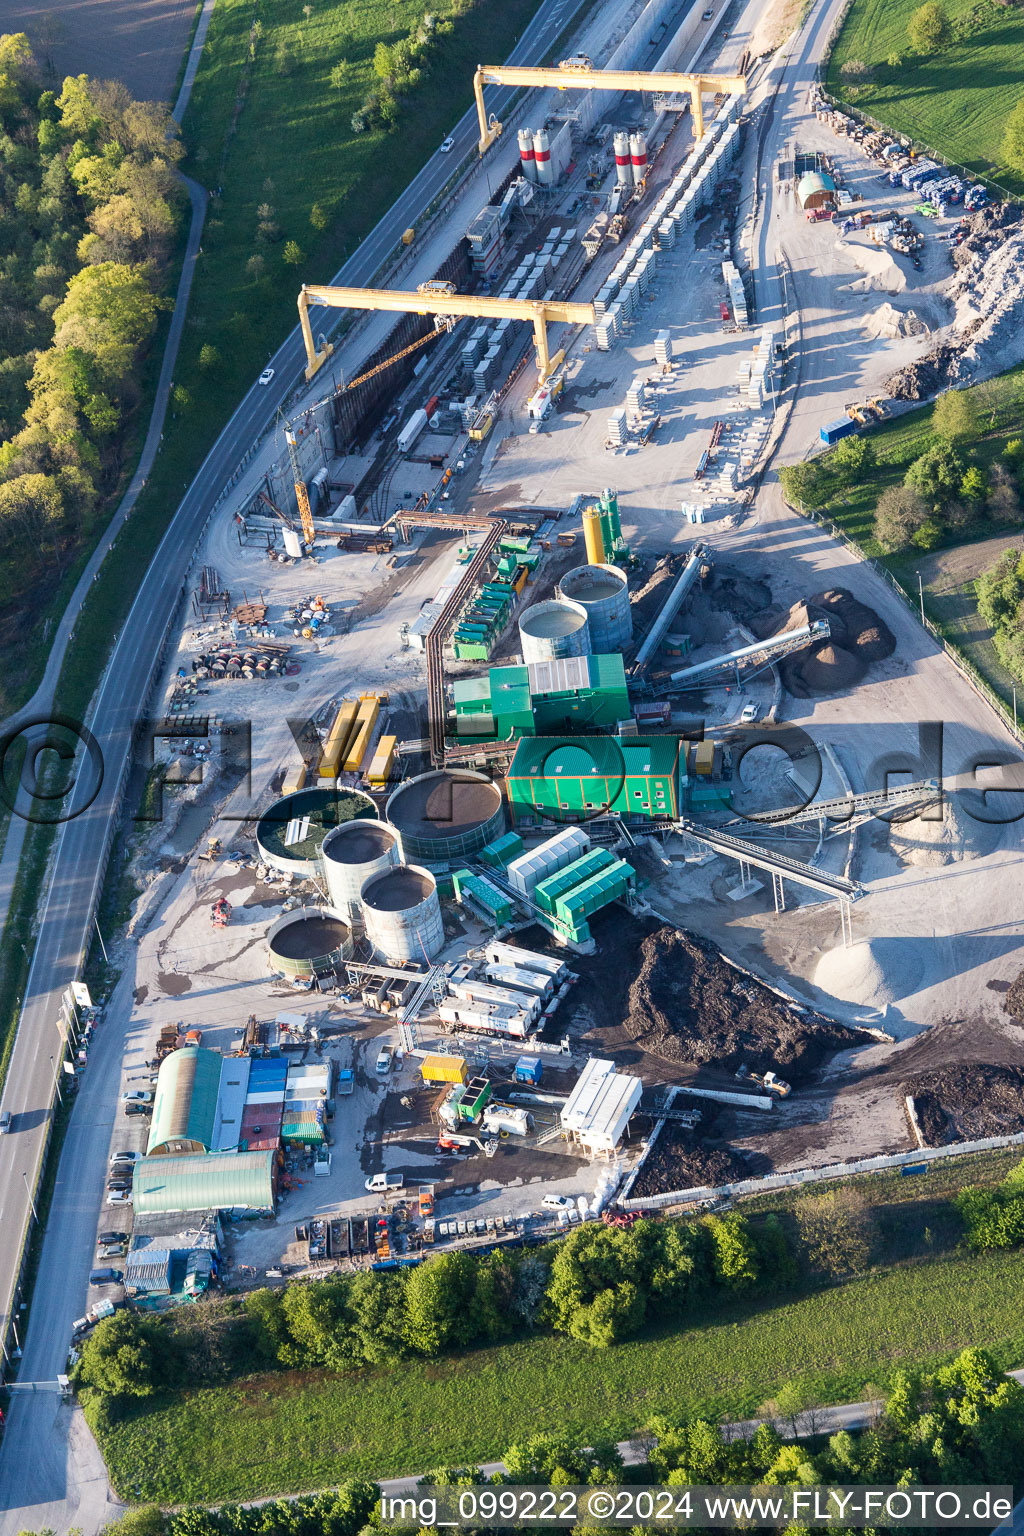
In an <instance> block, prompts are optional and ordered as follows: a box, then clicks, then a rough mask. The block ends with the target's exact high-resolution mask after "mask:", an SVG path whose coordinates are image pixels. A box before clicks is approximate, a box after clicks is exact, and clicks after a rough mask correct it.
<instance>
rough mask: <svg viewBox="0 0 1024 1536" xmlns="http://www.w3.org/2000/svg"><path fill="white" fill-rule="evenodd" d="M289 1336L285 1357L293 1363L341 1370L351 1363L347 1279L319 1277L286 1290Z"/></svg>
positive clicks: (286, 1320)
mask: <svg viewBox="0 0 1024 1536" xmlns="http://www.w3.org/2000/svg"><path fill="white" fill-rule="evenodd" d="M283 1309H284V1318H285V1323H286V1326H287V1329H288V1340H287V1343H286V1344H285V1345H284V1348H283V1354H284V1357H285V1358H286V1359H287V1360H288V1361H289V1362H290V1363H291V1364H293V1365H323V1366H326V1367H327V1368H328V1369H329V1370H341V1369H343V1368H344V1367H345V1366H346V1365H347V1364H350V1363H351V1349H350V1347H349V1346H348V1343H347V1338H348V1333H349V1329H350V1323H351V1319H350V1313H349V1307H348V1285H347V1283H346V1282H345V1281H343V1280H319V1281H316V1282H314V1283H313V1284H312V1285H290V1286H289V1287H288V1289H287V1290H286V1291H285V1294H284V1302H283Z"/></svg>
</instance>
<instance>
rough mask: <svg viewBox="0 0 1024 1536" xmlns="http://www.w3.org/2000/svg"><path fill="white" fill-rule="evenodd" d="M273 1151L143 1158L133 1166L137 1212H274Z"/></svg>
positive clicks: (149, 1213)
mask: <svg viewBox="0 0 1024 1536" xmlns="http://www.w3.org/2000/svg"><path fill="white" fill-rule="evenodd" d="M276 1158H277V1154H276V1153H275V1152H211V1153H207V1154H205V1155H202V1156H198V1157H195V1156H193V1157H174V1156H163V1157H143V1158H140V1160H139V1161H138V1162H137V1163H136V1164H135V1177H134V1179H133V1180H132V1202H133V1205H134V1208H135V1215H136V1216H152V1215H156V1214H158V1213H160V1212H162V1211H240V1212H243V1213H246V1214H248V1215H254V1216H255V1215H264V1214H272V1213H273V1211H274V1207H275V1204H276V1201H277V1168H276Z"/></svg>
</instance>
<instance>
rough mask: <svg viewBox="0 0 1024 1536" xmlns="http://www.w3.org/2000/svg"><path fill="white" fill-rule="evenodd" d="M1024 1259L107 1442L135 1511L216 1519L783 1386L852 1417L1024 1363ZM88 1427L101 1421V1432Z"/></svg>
mask: <svg viewBox="0 0 1024 1536" xmlns="http://www.w3.org/2000/svg"><path fill="white" fill-rule="evenodd" d="M1022 1318H1024V1271H1022V1267H1021V1263H1020V1257H1019V1254H1017V1253H1013V1252H1008V1253H1000V1254H991V1255H986V1256H983V1257H966V1256H960V1255H958V1256H956V1257H951V1258H944V1259H939V1260H936V1261H934V1262H932V1263H919V1264H915V1265H909V1266H906V1267H902V1268H895V1269H890V1270H885V1271H880V1272H878V1273H875V1274H872V1275H869V1276H867V1277H865V1278H863V1279H859V1280H856V1281H853V1282H851V1283H850V1284H848V1285H846V1286H843V1287H841V1288H840V1289H833V1290H829V1291H822V1292H816V1293H814V1294H812V1295H809V1296H805V1297H802V1298H800V1299H797V1300H794V1301H792V1302H789V1303H787V1304H784V1305H779V1304H778V1303H762V1304H761V1305H760V1306H759V1307H758V1306H756V1305H755V1306H752V1305H751V1304H749V1303H747V1304H746V1305H743V1306H740V1305H735V1306H733V1307H732V1308H730V1307H728V1306H725V1307H723V1306H722V1305H721V1304H720V1303H719V1302H717V1301H716V1304H715V1310H714V1316H713V1318H708V1319H703V1320H701V1321H702V1326H700V1327H698V1328H689V1329H685V1330H676V1331H670V1330H665V1331H662V1332H660V1333H656V1334H652V1335H649V1336H647V1337H645V1338H642V1339H637V1340H634V1341H632V1342H630V1343H627V1344H622V1345H619V1346H617V1347H616V1348H614V1349H610V1350H605V1351H590V1350H588V1349H586V1348H584V1347H583V1346H581V1345H577V1344H574V1343H572V1342H570V1341H568V1340H565V1339H561V1338H544V1337H541V1338H535V1339H531V1340H525V1341H521V1342H519V1343H515V1344H510V1345H507V1346H505V1347H503V1348H497V1349H489V1350H477V1351H473V1352H470V1353H468V1354H466V1355H465V1356H463V1357H462V1358H460V1359H456V1360H446V1361H441V1362H437V1363H433V1364H424V1363H416V1364H413V1363H410V1364H407V1365H404V1366H401V1367H399V1368H397V1369H395V1370H393V1371H379V1372H375V1373H366V1374H362V1375H360V1376H358V1377H354V1376H338V1377H332V1376H322V1375H319V1374H313V1373H309V1374H306V1375H303V1374H300V1373H292V1374H285V1375H279V1374H278V1375H272V1376H254V1377H251V1378H249V1379H248V1380H246V1381H242V1382H236V1383H234V1384H233V1385H232V1386H230V1387H225V1388H223V1389H215V1390H208V1391H197V1392H194V1393H189V1394H184V1395H183V1396H182V1397H180V1398H179V1399H177V1400H175V1401H174V1402H171V1403H159V1402H157V1403H154V1404H153V1405H152V1406H150V1407H149V1408H147V1409H144V1410H143V1411H142V1412H140V1413H139V1414H138V1415H137V1416H136V1417H134V1418H132V1419H129V1420H127V1421H125V1422H123V1423H121V1424H118V1425H116V1426H114V1427H113V1428H110V1429H100V1438H101V1444H102V1448H103V1453H104V1455H105V1457H106V1459H107V1465H108V1468H109V1470H110V1473H111V1477H112V1479H113V1482H114V1485H115V1487H116V1488H117V1490H118V1492H119V1493H120V1494H121V1495H122V1497H127V1498H132V1499H139V1500H150V1499H152V1500H157V1501H159V1502H162V1503H175V1502H184V1501H200V1502H219V1501H223V1500H227V1499H247V1498H255V1497H258V1496H260V1495H262V1494H271V1493H294V1492H299V1491H301V1490H303V1489H308V1488H318V1487H322V1486H326V1485H328V1484H333V1483H336V1482H337V1481H338V1480H339V1479H340V1478H344V1477H348V1476H354V1475H357V1474H361V1475H367V1476H371V1477H387V1476H393V1475H396V1474H399V1473H410V1472H415V1471H418V1470H424V1471H426V1470H430V1469H432V1468H434V1467H437V1466H438V1465H461V1464H464V1463H466V1462H473V1461H479V1460H484V1459H489V1458H492V1457H496V1456H500V1455H501V1453H502V1452H503V1451H504V1450H505V1449H506V1448H507V1446H509V1445H510V1444H511V1443H513V1442H514V1441H515V1440H517V1439H520V1438H523V1437H525V1436H528V1435H530V1434H533V1433H537V1432H544V1431H558V1432H560V1433H564V1434H566V1435H568V1436H570V1437H572V1438H574V1439H576V1440H578V1441H580V1442H582V1443H592V1442H593V1441H594V1440H595V1439H597V1438H602V1437H606V1436H612V1437H614V1438H615V1439H622V1438H624V1437H626V1436H628V1435H630V1434H631V1433H634V1432H636V1431H637V1430H638V1429H640V1428H641V1427H642V1426H643V1425H645V1424H646V1423H647V1421H648V1420H649V1419H650V1417H651V1416H652V1415H653V1414H655V1413H658V1412H663V1411H670V1412H672V1413H676V1414H682V1415H698V1414H710V1415H712V1416H716V1417H717V1416H721V1417H726V1418H729V1417H748V1416H750V1415H752V1414H753V1413H754V1412H755V1411H756V1409H757V1408H758V1407H759V1406H760V1405H761V1403H763V1402H764V1401H766V1400H767V1399H768V1398H769V1397H771V1396H773V1395H774V1394H775V1392H776V1391H777V1389H778V1388H779V1387H780V1386H781V1385H782V1383H783V1382H785V1381H789V1380H798V1381H801V1382H804V1383H806V1384H807V1385H808V1387H809V1388H811V1389H812V1390H814V1391H816V1392H817V1393H818V1395H819V1396H820V1398H821V1399H822V1401H825V1402H844V1401H849V1400H854V1399H856V1398H858V1397H860V1396H861V1395H863V1394H864V1392H865V1389H866V1388H869V1387H872V1386H874V1387H877V1386H879V1385H881V1384H883V1383H884V1381H885V1378H886V1376H887V1375H888V1373H889V1372H890V1371H891V1370H892V1369H893V1367H894V1366H896V1365H897V1364H899V1363H901V1362H906V1363H908V1364H914V1365H924V1364H927V1363H929V1362H937V1361H939V1360H941V1359H945V1358H947V1357H949V1356H951V1355H953V1354H955V1353H956V1352H958V1351H959V1350H961V1349H963V1348H964V1347H965V1346H967V1345H984V1346H985V1347H986V1348H990V1349H992V1350H993V1352H994V1354H995V1355H996V1357H997V1358H998V1360H999V1361H1000V1363H1001V1364H1002V1365H1003V1366H1004V1368H1009V1367H1011V1366H1016V1365H1018V1364H1020V1362H1021V1361H1022V1360H1024V1321H1022ZM91 1417H93V1418H94V1417H95V1416H94V1415H91Z"/></svg>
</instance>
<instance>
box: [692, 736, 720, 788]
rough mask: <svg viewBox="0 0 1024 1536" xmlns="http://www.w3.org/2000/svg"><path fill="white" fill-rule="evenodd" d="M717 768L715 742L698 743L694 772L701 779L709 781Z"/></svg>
mask: <svg viewBox="0 0 1024 1536" xmlns="http://www.w3.org/2000/svg"><path fill="white" fill-rule="evenodd" d="M714 766H715V744H714V742H713V741H698V743H697V745H696V748H695V749H694V753H693V771H694V773H695V774H696V775H697V777H698V778H700V779H709V778H710V777H711V772H712V769H713V768H714Z"/></svg>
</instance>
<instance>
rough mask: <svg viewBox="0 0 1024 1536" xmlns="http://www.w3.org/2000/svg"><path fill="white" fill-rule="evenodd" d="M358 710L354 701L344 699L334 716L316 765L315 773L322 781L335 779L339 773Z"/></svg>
mask: <svg viewBox="0 0 1024 1536" xmlns="http://www.w3.org/2000/svg"><path fill="white" fill-rule="evenodd" d="M358 709H359V705H358V704H357V703H356V702H355V701H354V700H352V699H346V700H345V702H344V703H343V704H342V706H341V708H340V709H339V710H338V713H337V714H336V715H335V717H334V724H333V725H332V726H331V729H330V731H329V732H328V734H327V740H326V741H325V742H324V749H323V751H322V752H321V754H320V762H319V763H318V765H317V772H318V774H319V775H320V777H321V778H322V779H336V778H337V777H338V774H339V773H340V772H341V766H342V763H343V762H344V761H345V751H346V748H347V746H348V743H349V740H350V738H351V736H352V727H353V726H354V725H355V723H356V713H357V711H358Z"/></svg>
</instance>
